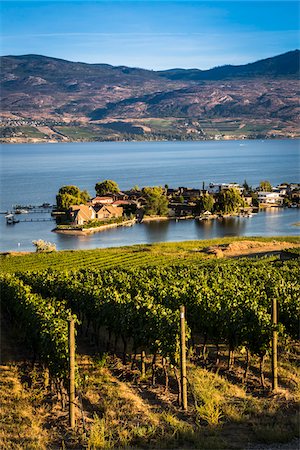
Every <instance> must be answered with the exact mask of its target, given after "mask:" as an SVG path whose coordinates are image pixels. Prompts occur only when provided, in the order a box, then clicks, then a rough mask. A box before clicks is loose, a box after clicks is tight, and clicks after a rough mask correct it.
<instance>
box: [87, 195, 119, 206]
mask: <svg viewBox="0 0 300 450" xmlns="http://www.w3.org/2000/svg"><path fill="white" fill-rule="evenodd" d="M113 202H114V197H109V196H105V197H99V196H97V197H94V198H92V199H91V200H90V204H91V205H98V204H100V203H101V204H103V205H104V204H105V205H106V204H111V203H113Z"/></svg>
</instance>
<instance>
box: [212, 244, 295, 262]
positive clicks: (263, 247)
mask: <svg viewBox="0 0 300 450" xmlns="http://www.w3.org/2000/svg"><path fill="white" fill-rule="evenodd" d="M296 247H297V248H299V247H300V244H296V243H291V242H279V241H272V242H259V241H237V242H232V243H230V244H221V245H213V246H211V247H207V248H205V249H204V250H203V251H204V252H205V253H209V254H214V255H216V257H217V258H222V257H239V256H249V255H251V256H255V255H261V254H266V255H267V254H274V253H278V252H280V251H282V250H286V249H288V248H296Z"/></svg>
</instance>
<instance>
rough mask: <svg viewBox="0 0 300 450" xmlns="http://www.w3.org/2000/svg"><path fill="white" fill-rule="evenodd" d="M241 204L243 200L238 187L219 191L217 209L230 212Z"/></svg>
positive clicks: (226, 212)
mask: <svg viewBox="0 0 300 450" xmlns="http://www.w3.org/2000/svg"><path fill="white" fill-rule="evenodd" d="M243 204H244V201H243V199H242V197H241V195H240V193H239V191H238V189H235V188H230V189H226V190H225V191H222V192H220V194H219V197H218V205H217V207H218V210H219V211H222V212H224V213H225V214H230V213H233V212H235V211H236V210H237V209H238V208H239V207H240V206H242V205H243Z"/></svg>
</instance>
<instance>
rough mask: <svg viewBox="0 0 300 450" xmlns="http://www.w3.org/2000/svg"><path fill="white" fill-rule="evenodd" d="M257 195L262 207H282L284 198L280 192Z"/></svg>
mask: <svg viewBox="0 0 300 450" xmlns="http://www.w3.org/2000/svg"><path fill="white" fill-rule="evenodd" d="M257 195H258V203H259V204H260V205H261V204H264V205H270V206H280V205H282V204H283V197H282V196H281V195H280V192H265V191H259V192H258V193H257Z"/></svg>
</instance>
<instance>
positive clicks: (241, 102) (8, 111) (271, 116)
mask: <svg viewBox="0 0 300 450" xmlns="http://www.w3.org/2000/svg"><path fill="white" fill-rule="evenodd" d="M0 62H1V107H2V115H4V116H3V117H4V119H3V120H4V124H10V125H9V126H11V123H15V122H12V121H18V120H19V119H20V118H22V119H23V118H26V120H29V122H28V123H27V124H30V120H31V121H33V120H35V121H37V120H38V121H41V123H46V122H47V123H48V122H49V121H52V122H62V123H63V124H65V123H66V124H68V123H70V122H71V123H74V122H78V123H81V124H85V125H86V124H92V125H93V126H94V125H97V126H98V128H97V130H99V129H100V128H99V127H100V126H101V127H102V128H101V130H102V131H103V133H104V136H106V135H109V134H107V133H111V135H112V136H118V138H120V137H121V136H123V135H124V132H123V130H124V124H122V123H120V121H121V122H124V121H129V122H131V123H132V122H133V125H134V133H136V130H137V129H138V130H139V133H138V134H140V135H143V136H144V137H145V138H147V136H154V137H155V136H156V137H157V138H161V137H162V136H165V135H166V134H164V133H165V132H166V130H167V135H166V136H168V137H169V138H173V137H174V138H175V139H177V137H178V136H181V137H182V136H184V138H190V137H191V136H195V138H198V137H203V138H207V136H210V135H212V136H214V135H217V134H220V135H222V134H223V131H224V127H223V128H222V127H217V128H216V127H215V126H211V125H209V123H208V122H209V121H213V122H215V121H220V120H226V121H228V120H234V121H235V122H236V123H239V125H238V127H239V129H241V130H242V129H243V130H244V131H245V132H246V130H247V126H246V127H245V125H247V124H249V122H250V121H252V122H253V123H256V124H258V128H257V127H256V128H254V130H256V129H263V128H264V126H265V124H266V121H268V123H267V128H266V130H265V132H267V131H268V130H269V131H268V132H269V133H271V134H272V135H273V134H274V132H275V134H276V133H277V131H280V130H281V129H283V128H285V129H289V133H290V132H291V133H292V134H291V135H293V130H294V129H296V123H297V121H298V120H299V109H300V107H299V75H300V64H299V62H300V51H299V50H294V51H290V52H287V53H284V54H282V55H277V56H274V57H271V58H267V59H263V60H260V61H257V62H254V63H249V64H245V65H239V66H233V65H226V66H221V67H215V68H212V69H209V70H200V69H170V70H164V71H154V70H146V69H140V68H132V67H126V66H111V65H109V64H87V63H83V62H71V61H66V60H63V59H58V58H52V57H48V56H41V55H22V56H2V57H1V60H0ZM151 118H152V119H153V118H154V119H155V118H157V119H160V120H161V119H163V120H167V121H169V122H170V121H171V122H172V121H173V122H174V123H175V124H176V126H175V128H174V126H173V122H172V123H169V122H168V123H164V124H163V125H162V124H159V126H158V125H157V124H154V122H152V123H151V124H150V122H149V120H150V119H151ZM143 120H144V122H143ZM145 120H146V121H148V122H147V123H146V122H145ZM180 121H183V122H182V123H181V122H180ZM207 121H208V122H207ZM239 121H240V122H239ZM113 122H114V124H113ZM204 122H205V123H204ZM203 123H204V125H205V126H204V125H203ZM118 124H119V125H118ZM202 125H203V126H202ZM137 126H139V127H140V128H137ZM103 127H104V128H103ZM117 127H119V129H120V130H122V132H121V133H120V134H116V133H117V132H116V128H117ZM126 127H127V125H126V126H125V128H126ZM168 127H169V128H168ZM205 127H206V128H207V129H208V128H212V129H213V130H215V128H216V131H212V132H211V133H210V132H208V131H205ZM127 128H128V129H130V127H129V126H128V127H127ZM229 128H230V129H231V128H232V126H230V127H229ZM94 130H95V128H94ZM97 130H96V131H97ZM109 130H110V131H109ZM220 130H221V131H220ZM222 130H223V131H222ZM274 130H275V131H274ZM276 130H277V131H276ZM105 133H106V134H105ZM193 133H194V134H193ZM255 133H256V134H255V135H257V133H258V132H257V131H255ZM21 134H22V133H21ZM96 134H97V133H96ZM6 135H10V130H9V129H8V130H5V136H6ZM57 135H60V136H63V135H64V131H63V130H60V133H58V134H57ZM237 135H238V134H237ZM246 135H247V133H246ZM262 136H264V134H262Z"/></svg>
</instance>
